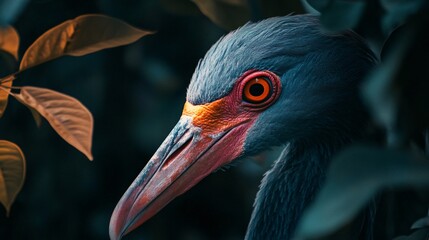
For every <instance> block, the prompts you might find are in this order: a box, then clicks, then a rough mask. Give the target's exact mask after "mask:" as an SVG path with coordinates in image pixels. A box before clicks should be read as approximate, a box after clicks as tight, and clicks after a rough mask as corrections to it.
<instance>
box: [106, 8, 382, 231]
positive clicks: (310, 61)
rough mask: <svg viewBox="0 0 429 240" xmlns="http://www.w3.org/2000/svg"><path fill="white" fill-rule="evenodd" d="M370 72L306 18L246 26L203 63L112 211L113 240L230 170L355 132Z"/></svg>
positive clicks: (349, 47) (344, 37)
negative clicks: (177, 112)
mask: <svg viewBox="0 0 429 240" xmlns="http://www.w3.org/2000/svg"><path fill="white" fill-rule="evenodd" d="M373 63H374V57H373V55H372V53H371V51H370V50H368V48H367V47H366V46H365V44H364V43H363V42H362V41H361V40H360V39H359V37H357V36H356V35H355V34H353V33H351V32H344V33H342V34H337V35H330V34H327V33H325V32H324V31H323V30H321V27H320V26H319V23H318V21H317V18H316V17H313V16H308V15H301V16H286V17H277V18H271V19H267V20H264V21H261V22H258V23H249V24H246V25H245V26H243V27H241V28H239V29H237V30H235V31H234V32H231V33H229V34H228V35H226V36H224V37H223V38H221V39H220V40H219V41H218V42H217V43H216V44H214V45H213V46H212V48H211V49H210V50H209V51H208V52H207V54H206V56H205V57H204V58H203V59H202V60H201V61H200V62H199V64H198V66H197V68H196V70H195V72H194V74H193V76H192V79H191V82H190V85H189V88H188V92H187V97H186V102H185V104H184V108H183V113H182V116H181V117H180V120H179V121H178V123H177V125H176V126H175V127H174V128H173V130H172V131H171V132H170V134H169V135H168V136H167V138H166V139H165V141H164V142H163V143H162V145H161V146H160V147H159V149H158V150H157V151H156V152H155V154H154V155H153V157H152V158H151V159H150V161H149V162H148V163H147V165H146V167H145V168H144V169H143V170H142V172H141V173H140V174H139V175H138V176H137V178H136V179H135V181H134V182H133V183H132V185H131V186H130V187H129V189H128V190H127V191H126V193H125V194H124V195H123V197H122V198H121V200H120V201H119V203H118V205H117V206H116V208H115V210H114V212H113V215H112V218H111V222H110V237H111V239H120V238H121V237H122V236H123V235H125V234H127V233H129V232H130V231H132V230H133V229H135V228H136V227H138V226H139V225H141V224H142V223H144V222H145V221H147V220H148V219H149V218H151V217H152V216H153V215H155V214H156V213H157V212H158V211H159V210H160V209H162V208H163V207H164V206H165V205H167V204H168V203H169V202H170V201H171V200H173V199H174V198H175V197H177V196H179V195H181V194H182V193H184V192H186V191H187V190H189V189H190V188H192V187H193V186H194V185H195V184H197V183H198V182H200V181H201V180H202V179H203V178H204V177H206V176H207V175H209V174H210V173H212V172H213V171H215V170H216V169H218V168H219V167H221V166H224V165H226V164H229V163H231V162H232V161H235V160H237V159H240V158H244V157H247V156H252V155H256V154H258V153H260V152H262V151H265V150H267V149H269V148H270V147H273V146H278V145H282V144H285V143H287V142H288V141H292V140H296V139H304V140H306V141H322V140H321V139H326V138H328V137H332V136H335V135H336V134H337V133H338V132H341V131H354V130H353V126H354V124H355V123H359V122H360V121H359V120H360V118H361V115H362V114H361V113H362V110H361V107H360V103H359V100H358V84H359V81H360V80H361V79H362V76H363V75H364V74H365V73H366V72H367V71H368V69H369V67H370V66H371V65H372V64H373Z"/></svg>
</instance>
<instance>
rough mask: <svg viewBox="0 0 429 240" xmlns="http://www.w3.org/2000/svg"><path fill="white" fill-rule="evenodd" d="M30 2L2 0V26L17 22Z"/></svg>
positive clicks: (0, 1) (0, 0)
mask: <svg viewBox="0 0 429 240" xmlns="http://www.w3.org/2000/svg"><path fill="white" fill-rule="evenodd" d="M27 2H28V0H0V26H1V25H3V26H4V25H8V24H9V23H11V22H12V21H14V20H15V18H16V16H17V15H18V14H19V13H20V12H21V11H22V9H23V8H24V6H25V5H26V4H27Z"/></svg>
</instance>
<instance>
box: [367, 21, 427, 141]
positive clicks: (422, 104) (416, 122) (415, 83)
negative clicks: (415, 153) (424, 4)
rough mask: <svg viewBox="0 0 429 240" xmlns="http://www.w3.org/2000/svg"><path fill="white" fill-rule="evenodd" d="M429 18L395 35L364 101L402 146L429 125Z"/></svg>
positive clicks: (370, 83) (370, 77)
mask: <svg viewBox="0 0 429 240" xmlns="http://www.w3.org/2000/svg"><path fill="white" fill-rule="evenodd" d="M427 23H429V16H428V15H426V14H422V15H421V16H420V17H416V18H415V20H414V21H413V22H410V23H409V24H407V25H404V26H403V27H401V28H400V29H398V30H399V31H400V32H396V31H395V32H394V33H393V34H392V36H391V38H392V39H389V40H388V42H387V44H386V46H385V47H384V48H383V52H382V56H383V62H382V63H381V64H380V65H379V66H377V68H376V69H375V70H374V71H373V73H372V74H370V76H369V77H368V80H367V83H366V85H365V87H364V99H365V100H366V101H367V103H368V105H369V107H370V110H372V113H373V115H374V117H375V118H376V119H378V121H379V122H380V123H381V124H382V125H383V126H384V127H385V128H386V129H387V130H388V131H389V142H390V143H391V144H394V145H398V144H399V145H400V144H402V143H404V142H406V141H407V139H408V138H409V137H410V136H412V135H416V134H421V133H422V132H423V130H424V129H425V128H426V127H427V126H429V111H428V109H429V94H428V93H429V81H428V79H429V65H428V62H429V55H428V54H427V53H428V51H429V45H428V44H427V43H428V42H429V32H428V31H427V29H426V27H427Z"/></svg>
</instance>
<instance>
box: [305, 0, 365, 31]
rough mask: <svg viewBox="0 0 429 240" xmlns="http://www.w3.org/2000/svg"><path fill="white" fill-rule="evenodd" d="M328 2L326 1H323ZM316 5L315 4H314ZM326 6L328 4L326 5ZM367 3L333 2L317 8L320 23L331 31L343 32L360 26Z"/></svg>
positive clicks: (343, 0)
mask: <svg viewBox="0 0 429 240" xmlns="http://www.w3.org/2000/svg"><path fill="white" fill-rule="evenodd" d="M322 2H324V3H325V2H326V1H322ZM313 4H314V3H313ZM325 4H326V3H325ZM365 5H366V3H365V1H363V0H358V1H356V0H355V1H351V0H331V1H330V3H329V4H327V5H323V7H321V6H317V5H316V6H317V7H318V8H316V9H317V10H319V9H320V10H319V11H320V13H321V15H320V22H321V23H322V24H323V26H325V27H326V28H327V29H328V30H330V31H341V30H345V29H349V28H354V27H356V26H357V25H358V23H359V22H360V20H361V17H362V15H363V13H364V10H365Z"/></svg>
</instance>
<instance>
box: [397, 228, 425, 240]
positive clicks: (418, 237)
mask: <svg viewBox="0 0 429 240" xmlns="http://www.w3.org/2000/svg"><path fill="white" fill-rule="evenodd" d="M428 239H429V229H427V228H426V229H419V230H417V231H415V232H413V233H412V234H411V235H410V236H400V237H397V238H395V239H394V240H428Z"/></svg>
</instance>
